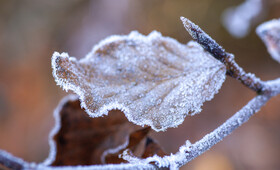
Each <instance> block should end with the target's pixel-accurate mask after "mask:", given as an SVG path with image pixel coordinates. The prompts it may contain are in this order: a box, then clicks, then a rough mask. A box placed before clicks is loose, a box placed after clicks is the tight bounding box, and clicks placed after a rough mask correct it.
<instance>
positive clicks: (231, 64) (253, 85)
mask: <svg viewBox="0 0 280 170" xmlns="http://www.w3.org/2000/svg"><path fill="white" fill-rule="evenodd" d="M181 20H182V22H183V24H184V27H185V28H186V30H187V31H188V32H189V34H190V35H191V36H192V38H193V39H194V40H195V41H196V42H198V43H199V44H200V45H201V46H202V47H203V48H204V49H205V50H206V51H208V52H209V53H210V54H211V55H212V56H213V57H215V58H216V59H217V60H219V61H221V62H222V63H224V64H225V66H226V68H227V75H229V76H231V77H233V78H235V79H237V80H239V81H240V82H241V83H242V84H244V85H245V86H247V87H249V88H250V89H252V90H254V91H256V92H257V93H258V94H260V93H263V92H264V91H265V90H266V89H265V88H264V82H263V81H261V80H260V79H259V78H257V77H256V76H255V75H254V74H251V73H246V72H245V71H244V70H243V69H242V68H241V67H239V65H238V64H237V63H236V62H235V60H234V55H233V54H230V53H227V52H226V51H225V50H224V49H223V48H222V47H221V46H220V45H219V44H218V43H217V42H216V41H215V40H213V39H212V38H211V37H210V36H209V35H208V34H206V33H205V32H204V31H203V30H202V29H201V28H200V27H199V26H197V25H196V24H194V23H193V22H191V21H190V20H188V19H187V18H184V17H181Z"/></svg>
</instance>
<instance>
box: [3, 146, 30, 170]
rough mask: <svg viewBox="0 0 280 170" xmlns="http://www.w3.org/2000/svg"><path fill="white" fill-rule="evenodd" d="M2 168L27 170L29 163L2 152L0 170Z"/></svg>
mask: <svg viewBox="0 0 280 170" xmlns="http://www.w3.org/2000/svg"><path fill="white" fill-rule="evenodd" d="M1 165H2V168H4V167H5V168H10V169H14V170H22V169H25V167H26V165H27V163H26V162H25V161H23V160H22V159H20V158H17V157H14V156H13V155H11V154H10V153H8V152H6V151H3V150H0V169H1Z"/></svg>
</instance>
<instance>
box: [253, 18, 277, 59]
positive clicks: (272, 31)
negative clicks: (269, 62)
mask: <svg viewBox="0 0 280 170" xmlns="http://www.w3.org/2000/svg"><path fill="white" fill-rule="evenodd" d="M256 32H257V34H258V36H259V37H260V38H261V39H262V40H263V42H264V43H265V45H266V47H267V50H268V52H269V53H270V55H271V56H272V58H273V59H275V60H276V61H278V62H279V63H280V19H274V20H271V21H268V22H265V23H263V24H261V25H260V26H258V27H257V30H256Z"/></svg>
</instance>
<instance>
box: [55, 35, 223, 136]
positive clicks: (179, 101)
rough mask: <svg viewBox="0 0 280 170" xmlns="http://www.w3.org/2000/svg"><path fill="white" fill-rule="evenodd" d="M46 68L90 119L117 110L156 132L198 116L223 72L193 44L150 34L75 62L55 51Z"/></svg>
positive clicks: (119, 40) (118, 41)
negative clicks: (189, 116)
mask: <svg viewBox="0 0 280 170" xmlns="http://www.w3.org/2000/svg"><path fill="white" fill-rule="evenodd" d="M52 67H53V75H54V77H55V80H56V82H57V84H58V85H60V86H62V87H63V88H64V89H65V90H72V91H74V92H75V93H77V94H78V95H79V96H80V101H81V105H82V107H83V108H85V110H86V112H87V113H88V114H89V115H90V116H92V117H99V116H103V115H107V114H108V111H110V110H112V109H119V110H121V111H123V112H124V114H125V115H126V117H127V118H128V120H129V121H131V122H133V123H135V124H137V125H141V126H144V125H148V126H151V127H152V128H153V129H154V130H156V131H162V130H166V129H167V128H169V127H176V126H178V125H180V124H181V123H182V122H183V121H184V118H185V116H186V115H194V114H196V113H199V112H200V111H201V107H202V105H203V102H205V101H209V100H211V99H212V98H213V96H214V94H216V93H217V92H218V90H219V89H220V87H221V85H222V83H223V82H224V80H225V72H226V69H225V66H224V65H223V64H222V63H220V62H219V61H217V60H215V59H214V58H213V57H212V56H211V55H209V54H208V53H207V52H205V51H204V50H203V48H202V47H200V46H199V45H198V44H197V43H195V42H190V43H188V44H187V45H184V44H180V43H179V42H177V41H176V40H174V39H172V38H168V37H163V36H161V34H160V33H158V32H156V31H154V32H152V33H150V34H149V35H148V36H144V35H142V34H139V33H138V32H135V31H134V32H131V33H130V34H129V35H127V36H112V37H109V38H107V39H105V40H103V41H101V42H100V43H99V44H98V45H96V46H95V47H94V48H93V51H92V52H91V53H89V54H88V55H87V56H86V57H85V58H83V59H81V60H79V61H78V60H77V59H76V58H74V57H69V56H68V54H66V53H62V54H59V53H57V52H55V53H54V54H53V57H52Z"/></svg>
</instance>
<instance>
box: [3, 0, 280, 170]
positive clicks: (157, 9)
mask: <svg viewBox="0 0 280 170" xmlns="http://www.w3.org/2000/svg"><path fill="white" fill-rule="evenodd" d="M243 2H244V1H242V0H226V1H225V0H199V1H197V0H176V1H170V0H169V1H168V0H149V1H148V0H134V1H131V0H118V1H115V0H93V1H86V0H81V1H78V0H60V1H54V0H48V1H45V0H21V1H18V0H0V148H1V149H4V150H7V151H8V152H11V153H12V154H14V155H15V156H18V157H21V158H23V159H24V160H26V161H32V162H41V161H43V160H44V159H45V158H46V157H47V155H48V152H49V145H48V134H49V131H50V130H51V128H52V127H53V125H54V119H53V110H54V109H55V107H56V106H57V104H58V102H59V101H60V99H61V98H62V97H63V96H65V95H67V93H66V92H64V91H63V90H62V89H61V88H60V87H58V86H56V84H55V82H54V79H53V77H52V70H51V63H50V61H51V56H52V54H53V52H54V51H58V52H68V53H69V55H71V56H75V57H77V58H82V57H84V56H85V55H86V54H87V53H88V52H89V51H90V50H91V49H92V46H93V45H94V44H96V43H97V42H99V41H100V40H102V39H103V38H105V37H107V36H109V35H112V34H128V33H129V32H130V31H132V30H138V31H139V32H140V33H143V34H148V33H150V32H151V31H152V30H158V31H160V32H161V33H162V34H163V35H164V36H170V37H173V38H175V39H177V40H178V41H180V42H181V43H187V42H188V41H189V40H190V36H189V35H188V34H187V32H186V31H185V30H184V28H183V25H182V24H181V21H180V19H179V17H180V16H185V17H187V18H189V19H191V20H192V21H193V22H195V23H196V24H198V25H199V26H200V27H201V28H203V29H204V30H205V31H206V32H207V33H208V34H209V35H211V36H212V37H213V38H214V39H215V40H216V41H217V42H219V43H220V44H221V45H222V46H223V47H224V48H225V49H226V50H227V51H228V52H231V53H233V54H235V56H236V61H237V62H238V63H239V65H240V66H242V67H243V68H244V69H245V70H246V71H247V72H252V73H255V74H256V75H257V76H259V77H260V78H261V79H263V80H269V79H274V78H277V77H280V66H279V64H278V63H277V62H275V61H274V60H273V59H271V58H270V56H269V54H268V53H267V51H266V47H265V46H264V44H263V43H262V41H261V40H260V39H259V38H258V37H257V35H256V34H255V27H256V26H257V25H259V24H260V23H262V22H264V21H267V20H270V19H273V18H279V17H280V0H267V1H265V5H264V6H263V8H262V12H261V14H260V15H258V16H257V17H256V18H255V20H254V22H253V25H252V29H251V30H250V31H249V34H248V35H246V36H245V37H243V38H239V39H237V38H234V37H233V36H231V35H230V34H229V33H228V32H227V30H226V29H225V28H224V27H223V24H222V19H221V17H222V15H223V12H224V11H225V10H226V9H227V8H229V7H233V6H237V5H239V4H241V3H243ZM254 96H255V94H254V93H253V92H252V91H250V90H249V89H247V88H246V87H243V86H242V85H241V84H240V83H238V82H237V81H235V80H233V79H231V78H230V77H227V80H226V82H225V83H224V85H223V87H222V89H221V90H220V93H219V94H218V95H216V96H215V98H214V100H212V101H210V102H206V103H205V104H204V106H203V111H202V113H201V114H199V115H196V116H193V117H187V118H186V120H185V121H184V123H183V124H182V125H180V126H179V127H178V128H176V129H169V130H167V131H166V132H160V133H152V135H153V136H154V137H155V138H156V139H157V140H158V142H159V143H160V144H161V146H162V147H163V148H165V151H166V152H167V153H171V152H173V153H174V152H177V150H178V148H179V146H181V145H182V144H184V142H185V140H187V139H188V140H190V141H191V142H192V143H194V142H195V141H197V140H199V139H200V138H202V137H203V136H204V135H206V134H207V133H209V132H211V131H212V130H213V129H215V128H217V127H218V126H219V125H220V124H221V123H223V122H224V121H225V120H226V119H227V118H229V117H230V116H231V115H233V114H234V113H235V112H236V111H238V110H239V109H240V108H241V107H242V106H244V105H245V104H246V103H247V102H248V101H249V100H250V99H251V98H253V97H254ZM279 103H280V96H278V97H275V98H273V99H272V100H270V101H269V102H268V104H267V105H266V106H265V107H263V108H262V110H261V111H260V112H259V113H258V114H257V115H255V116H254V117H253V118H252V119H250V121H249V122H248V123H246V124H245V125H243V126H241V127H240V128H239V129H237V130H236V131H235V132H234V133H233V134H232V135H230V136H229V137H227V138H226V139H224V140H223V141H222V142H221V143H219V144H217V145H216V146H214V147H213V148H212V149H211V150H210V151H208V152H206V153H205V154H204V155H202V156H200V157H198V158H196V159H195V160H194V161H192V162H190V163H189V164H187V165H185V166H184V167H182V169H186V170H206V169H208V170H209V169H215V170H225V169H227V170H234V169H238V170H243V169H244V170H247V169H248V170H249V169H252V170H256V169H260V170H262V169H275V170H276V169H280V161H279V157H280V105H279Z"/></svg>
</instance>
